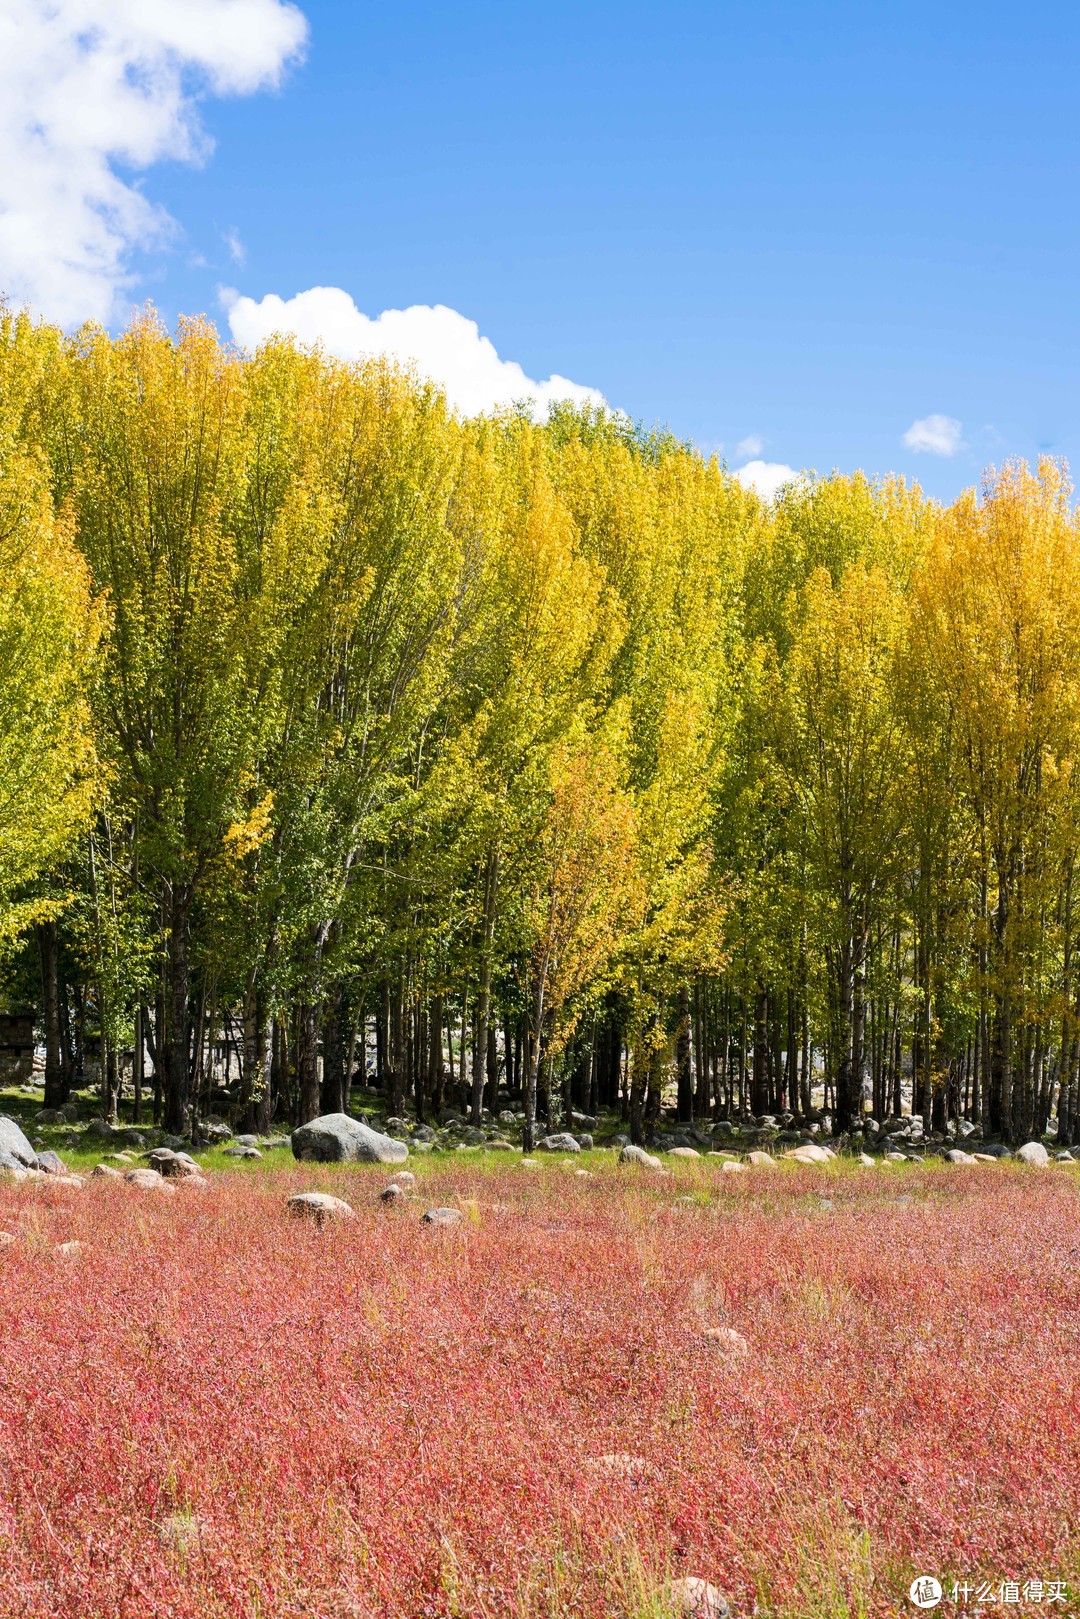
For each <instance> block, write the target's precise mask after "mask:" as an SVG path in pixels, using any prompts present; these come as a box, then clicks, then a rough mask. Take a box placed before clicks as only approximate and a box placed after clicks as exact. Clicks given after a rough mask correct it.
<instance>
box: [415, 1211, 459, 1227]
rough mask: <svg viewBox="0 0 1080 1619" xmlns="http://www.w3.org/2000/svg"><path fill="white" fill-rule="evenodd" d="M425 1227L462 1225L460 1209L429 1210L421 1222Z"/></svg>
mask: <svg viewBox="0 0 1080 1619" xmlns="http://www.w3.org/2000/svg"><path fill="white" fill-rule="evenodd" d="M421 1223H422V1224H423V1225H442V1226H449V1225H460V1223H461V1210H460V1209H428V1211H427V1213H426V1214H425V1215H424V1218H423V1220H422V1222H421Z"/></svg>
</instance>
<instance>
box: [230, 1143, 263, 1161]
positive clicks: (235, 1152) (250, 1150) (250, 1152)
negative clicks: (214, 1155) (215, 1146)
mask: <svg viewBox="0 0 1080 1619" xmlns="http://www.w3.org/2000/svg"><path fill="white" fill-rule="evenodd" d="M221 1156H222V1157H223V1158H261V1157H262V1153H261V1152H260V1151H259V1149H258V1147H240V1146H236V1147H226V1148H225V1150H224V1152H223V1153H222V1155H221Z"/></svg>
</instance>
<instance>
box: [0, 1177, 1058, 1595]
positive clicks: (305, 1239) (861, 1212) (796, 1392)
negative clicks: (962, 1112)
mask: <svg viewBox="0 0 1080 1619" xmlns="http://www.w3.org/2000/svg"><path fill="white" fill-rule="evenodd" d="M592 1164H593V1167H594V1168H595V1169H596V1170H597V1173H596V1175H595V1178H593V1179H584V1178H580V1177H577V1176H574V1175H573V1174H571V1173H569V1172H567V1170H565V1169H564V1168H563V1167H562V1166H560V1165H558V1164H554V1163H552V1164H545V1165H544V1166H543V1167H542V1168H540V1169H534V1170H528V1169H524V1170H523V1169H522V1168H521V1167H520V1166H519V1165H517V1164H516V1163H515V1164H510V1165H507V1166H505V1167H502V1166H500V1167H498V1168H495V1169H489V1168H485V1167H481V1166H480V1165H479V1164H478V1163H477V1162H476V1160H475V1159H472V1160H470V1161H469V1162H468V1163H467V1164H464V1166H463V1162H462V1160H458V1161H455V1162H453V1163H452V1164H449V1163H447V1162H446V1161H443V1162H441V1163H440V1162H434V1161H431V1162H429V1163H426V1164H424V1165H423V1166H421V1167H420V1171H419V1172H420V1174H421V1176H422V1179H421V1186H420V1195H419V1197H418V1198H416V1199H414V1200H411V1201H410V1202H409V1203H408V1204H407V1206H405V1207H398V1208H394V1209H384V1208H382V1207H381V1206H380V1205H379V1203H378V1201H377V1194H378V1191H379V1190H380V1189H381V1187H382V1186H383V1185H384V1184H385V1176H384V1175H383V1174H382V1172H380V1171H378V1170H352V1171H346V1170H342V1171H331V1170H325V1171H320V1170H315V1169H312V1168H311V1167H310V1166H309V1167H305V1168H299V1167H297V1168H292V1167H290V1168H289V1169H287V1170H284V1169H283V1170H266V1171H265V1172H264V1171H261V1170H260V1171H258V1172H256V1173H253V1174H250V1173H247V1172H245V1171H241V1170H238V1171H236V1172H235V1173H231V1174H223V1175H221V1176H219V1177H218V1178H217V1179H215V1180H214V1181H213V1183H212V1185H211V1187H210V1188H209V1189H208V1190H205V1191H200V1190H198V1189H196V1188H189V1187H181V1188H180V1189H179V1190H177V1192H176V1193H175V1195H174V1196H172V1197H162V1196H156V1195H153V1194H148V1193H144V1192H138V1191H136V1190H135V1189H133V1188H131V1187H128V1186H125V1185H116V1184H111V1183H106V1184H99V1183H94V1184H91V1185H88V1186H87V1187H86V1188H85V1189H84V1190H83V1191H81V1192H79V1191H74V1192H73V1191H68V1190H65V1189H64V1188H59V1187H51V1186H44V1187H42V1185H41V1184H40V1183H37V1184H34V1185H31V1186H25V1185H24V1186H14V1185H10V1184H0V1229H3V1230H6V1231H7V1232H9V1233H11V1234H12V1235H14V1236H15V1238H16V1240H15V1241H14V1242H12V1243H9V1244H7V1245H6V1246H5V1247H3V1248H2V1249H0V1286H2V1289H3V1301H4V1330H3V1335H2V1341H0V1610H2V1612H3V1615H4V1619H30V1616H33V1619H46V1616H47V1619H81V1616H84V1615H85V1616H92V1619H106V1616H108V1619H112V1616H114V1615H116V1616H121V1615H123V1616H128V1615H130V1616H133V1619H134V1616H136V1615H137V1616H139V1619H147V1616H150V1615H160V1616H162V1619H164V1616H169V1619H174V1616H179V1619H184V1616H195V1615H197V1616H200V1619H202V1616H204V1615H214V1616H218V1615H221V1616H225V1615H228V1616H229V1619H234V1616H235V1619H240V1616H244V1619H301V1616H302V1619H369V1616H371V1619H375V1616H384V1615H394V1616H395V1619H396V1616H404V1619H422V1616H429V1615H430V1616H440V1619H441V1616H451V1615H462V1616H465V1615H468V1616H472V1615H490V1616H495V1615H500V1616H501V1615H517V1616H526V1615H527V1616H530V1619H532V1616H545V1619H547V1616H554V1615H563V1614H569V1615H585V1616H590V1619H591V1616H593V1615H596V1616H600V1615H610V1616H620V1619H623V1616H625V1619H631V1616H633V1619H638V1616H644V1615H647V1614H649V1615H651V1614H659V1613H661V1612H664V1611H665V1610H664V1608H663V1606H662V1603H661V1602H660V1601H659V1600H658V1599H657V1595H656V1593H657V1592H658V1591H660V1590H661V1588H662V1587H663V1584H664V1581H665V1579H666V1578H667V1577H668V1576H671V1575H683V1574H690V1575H700V1576H704V1577H705V1578H707V1579H708V1580H710V1581H712V1582H713V1583H714V1584H715V1585H717V1586H719V1587H720V1588H721V1590H722V1591H724V1592H725V1593H726V1594H727V1595H728V1597H729V1598H730V1599H731V1600H732V1603H733V1605H734V1607H735V1611H736V1612H737V1613H738V1614H740V1615H749V1614H752V1613H754V1612H755V1611H756V1612H758V1613H760V1614H769V1615H783V1616H785V1619H788V1616H791V1619H805V1616H811V1615H813V1616H818V1615H821V1616H828V1619H842V1616H855V1615H892V1614H897V1613H903V1612H908V1613H914V1612H915V1611H916V1610H915V1609H913V1608H912V1607H911V1606H910V1605H909V1603H908V1602H907V1597H906V1593H907V1587H908V1584H909V1582H910V1580H911V1579H912V1577H913V1575H915V1574H918V1573H934V1574H936V1575H938V1577H939V1578H940V1579H941V1580H942V1582H943V1583H946V1582H948V1583H951V1581H952V1580H953V1579H954V1578H957V1579H961V1580H963V1579H965V1578H966V1579H967V1580H968V1581H970V1582H972V1583H981V1582H983V1581H991V1580H993V1581H994V1582H995V1584H996V1582H997V1581H998V1580H1000V1579H1002V1578H1006V1577H1015V1578H1016V1579H1017V1580H1018V1581H1020V1582H1024V1581H1026V1580H1030V1579H1032V1578H1041V1579H1042V1580H1044V1581H1049V1580H1051V1579H1061V1580H1065V1581H1067V1582H1068V1585H1069V1598H1068V1601H1067V1602H1066V1603H1065V1604H1064V1605H1063V1604H1061V1603H1054V1604H1048V1603H1047V1602H1046V1601H1042V1602H1039V1603H1038V1604H1036V1603H1029V1604H1026V1605H1025V1604H1023V1603H1021V1604H1019V1605H1017V1606H1012V1607H1008V1608H1003V1607H1002V1605H1001V1604H1000V1602H999V1603H996V1604H995V1605H994V1606H993V1607H991V1608H988V1609H987V1611H988V1612H992V1613H994V1614H1003V1613H1007V1612H1025V1613H1033V1612H1053V1613H1058V1614H1061V1613H1070V1614H1072V1613H1076V1612H1080V1556H1078V1545H1080V1402H1078V1397H1077V1396H1078V1382H1080V1176H1078V1175H1074V1173H1072V1172H1070V1171H1069V1170H1068V1169H1062V1170H1060V1171H1059V1170H1058V1168H1057V1167H1056V1166H1055V1167H1054V1168H1052V1169H1049V1170H1043V1171H1023V1170H1021V1169H1019V1168H1016V1169H1013V1168H1011V1167H1006V1166H986V1167H983V1168H979V1169H974V1170H968V1169H960V1168H952V1167H942V1168H940V1169H938V1168H919V1167H912V1168H910V1169H907V1168H900V1169H898V1170H896V1171H895V1172H894V1171H893V1166H886V1167H881V1168H878V1169H875V1170H865V1171H859V1170H850V1169H847V1168H841V1167H837V1168H836V1169H831V1168H830V1169H828V1170H820V1169H817V1168H815V1167H812V1166H808V1167H806V1168H803V1167H799V1168H791V1167H790V1166H785V1167H784V1168H783V1169H782V1170H778V1171H774V1172H771V1173H770V1172H768V1171H764V1172H760V1173H757V1172H747V1173H744V1174H743V1175H740V1176H736V1175H723V1176H722V1175H720V1174H718V1173H714V1172H713V1170H712V1169H711V1167H707V1166H704V1165H702V1166H697V1165H691V1166H688V1167H686V1168H682V1167H681V1166H680V1169H679V1170H678V1171H677V1172H676V1173H674V1174H672V1175H670V1176H669V1177H667V1178H665V1179H663V1180H655V1181H654V1180H643V1179H640V1178H637V1175H636V1172H633V1171H628V1170H626V1169H622V1170H618V1169H616V1168H614V1167H606V1166H601V1165H600V1162H599V1159H598V1158H596V1159H593V1160H592ZM316 1186H319V1187H322V1188H323V1189H325V1190H328V1191H333V1192H336V1193H338V1194H339V1195H342V1196H344V1197H346V1198H348V1200H349V1201H350V1202H351V1203H352V1204H353V1206H354V1208H355V1209H356V1210H357V1214H358V1216H359V1217H358V1218H357V1219H356V1220H355V1221H354V1222H352V1223H351V1224H348V1225H342V1226H336V1227H332V1226H327V1227H324V1228H322V1229H317V1228H315V1227H314V1226H311V1225H308V1224H306V1223H300V1222H297V1221H295V1220H291V1219H290V1218H289V1217H288V1216H287V1215H286V1213H285V1209H284V1198H285V1196H286V1194H287V1193H288V1192H291V1191H295V1190H298V1189H306V1188H311V1187H316ZM680 1199H682V1200H684V1201H680ZM686 1199H690V1201H685V1200H686ZM455 1201H457V1202H458V1203H460V1204H461V1206H462V1207H463V1208H464V1210H465V1214H466V1218H465V1221H464V1222H463V1223H462V1224H461V1225H460V1226H458V1227H456V1228H453V1229H449V1230H437V1229H431V1228H429V1227H425V1226H422V1225H421V1224H420V1218H419V1217H420V1213H421V1212H422V1210H423V1209H424V1208H426V1207H429V1206H431V1205H433V1204H446V1203H451V1202H455ZM826 1201H827V1202H828V1203H831V1206H826ZM70 1241H77V1242H79V1243H81V1244H82V1245H83V1246H82V1247H81V1249H80V1250H78V1251H77V1252H74V1253H66V1254H65V1253H59V1252H58V1251H57V1248H58V1245H59V1244H61V1243H66V1242H70ZM718 1326H720V1327H724V1326H726V1327H731V1328H734V1329H735V1330H736V1331H737V1332H738V1333H739V1334H742V1335H743V1337H744V1338H745V1339H746V1341H747V1345H748V1353H746V1354H744V1355H739V1354H725V1353H724V1352H723V1351H722V1350H721V1351H718V1350H717V1348H716V1347H715V1340H710V1339H708V1338H706V1337H705V1336H704V1332H705V1329H707V1328H710V1327H718ZM613 1453H616V1454H618V1455H621V1456H624V1457H626V1458H629V1459H628V1460H625V1461H621V1462H615V1463H604V1462H603V1460H602V1458H604V1457H605V1456H610V1455H611V1454H613ZM970 1602H971V1599H969V1606H968V1610H967V1611H968V1612H972V1611H974V1608H973V1607H972V1606H971V1605H970ZM755 1604H756V1607H755ZM938 1611H939V1612H951V1613H954V1614H955V1613H959V1612H962V1611H963V1609H962V1608H961V1607H959V1606H957V1605H954V1604H950V1602H949V1601H948V1600H946V1602H945V1603H943V1605H942V1607H941V1609H939V1610H938Z"/></svg>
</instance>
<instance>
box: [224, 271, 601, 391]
mask: <svg viewBox="0 0 1080 1619" xmlns="http://www.w3.org/2000/svg"><path fill="white" fill-rule="evenodd" d="M222 300H223V302H224V303H225V305H226V308H227V309H228V313H229V329H230V331H231V332H232V335H233V337H234V339H235V340H236V342H237V343H239V344H241V346H242V347H244V348H248V349H251V348H255V347H256V346H257V345H258V344H259V343H261V342H262V341H263V340H264V339H265V338H268V337H270V336H272V335H273V334H274V333H275V332H291V333H292V334H294V335H295V336H296V337H297V338H299V340H300V341H301V342H302V343H308V344H314V343H321V344H322V345H323V347H324V348H325V349H326V350H327V351H328V352H329V353H330V354H334V355H337V356H338V358H339V359H343V360H355V359H359V358H360V356H361V355H365V354H386V355H388V356H389V357H390V358H391V359H394V360H397V361H399V362H400V363H402V364H410V363H412V364H415V365H416V367H417V369H418V370H419V371H420V372H422V373H423V374H424V375H425V376H428V377H431V378H432V379H433V380H434V381H435V382H438V383H440V384H441V385H442V386H443V387H444V388H445V389H446V393H447V397H448V398H449V400H450V403H451V405H453V406H454V407H455V408H456V409H458V410H461V411H463V412H464V413H465V414H466V415H475V414H476V413H478V412H480V411H484V410H490V409H492V408H493V407H494V406H497V405H509V404H512V403H513V402H514V401H515V400H519V399H532V400H535V403H536V409H537V412H538V413H539V414H540V415H546V412H547V406H548V405H549V404H551V403H553V402H554V401H556V400H562V399H570V400H573V401H574V402H575V403H577V404H597V405H602V404H603V403H604V398H603V395H602V394H600V393H598V392H597V390H596V389H595V388H585V387H583V386H582V385H581V384H580V383H577V382H570V381H568V380H567V378H566V377H561V376H558V375H557V374H555V375H552V376H550V377H548V378H547V380H546V381H545V382H534V381H533V380H532V378H531V377H528V376H526V374H525V372H524V371H523V370H522V368H521V366H520V365H518V364H517V362H516V361H515V360H502V359H500V358H499V355H498V353H497V351H496V349H495V346H494V344H493V343H492V342H491V341H490V339H488V338H486V337H481V335H480V328H479V327H478V326H477V324H476V322H475V321H474V320H469V319H468V318H467V317H466V316H465V315H459V314H458V312H457V310H455V309H448V308H447V307H446V305H445V304H434V305H429V304H413V305H412V306H411V307H410V308H408V309H385V310H383V312H382V314H381V315H376V316H375V317H374V318H372V317H371V316H369V315H365V314H364V313H363V311H362V310H360V309H358V308H357V307H356V304H355V303H354V302H353V300H352V298H351V297H350V296H349V294H348V293H347V292H343V291H342V289H341V288H340V287H311V288H309V289H308V291H307V292H299V293H297V295H296V297H295V298H288V299H285V298H279V297H278V296H277V294H276V293H268V294H267V296H266V297H265V298H261V299H259V300H258V301H256V300H255V299H254V298H244V297H240V296H239V294H237V293H236V292H233V291H231V290H226V291H223V292H222Z"/></svg>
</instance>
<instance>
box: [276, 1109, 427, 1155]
mask: <svg viewBox="0 0 1080 1619" xmlns="http://www.w3.org/2000/svg"><path fill="white" fill-rule="evenodd" d="M292 1150H293V1156H294V1157H295V1158H299V1159H300V1160H301V1162H307V1163H317V1164H338V1163H346V1162H347V1163H357V1164H400V1163H403V1162H404V1161H405V1159H406V1158H407V1157H408V1156H409V1149H408V1147H407V1146H406V1145H405V1143H404V1141H395V1140H394V1139H393V1137H392V1136H384V1135H380V1134H379V1132H378V1131H377V1130H372V1129H371V1127H370V1125H367V1124H361V1122H360V1121H359V1119H350V1117H349V1115H348V1114H347V1113H326V1114H324V1115H323V1117H322V1118H320V1119H312V1121H311V1123H310V1124H302V1125H301V1126H300V1128H299V1129H298V1130H294V1131H293V1133H292Z"/></svg>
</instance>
